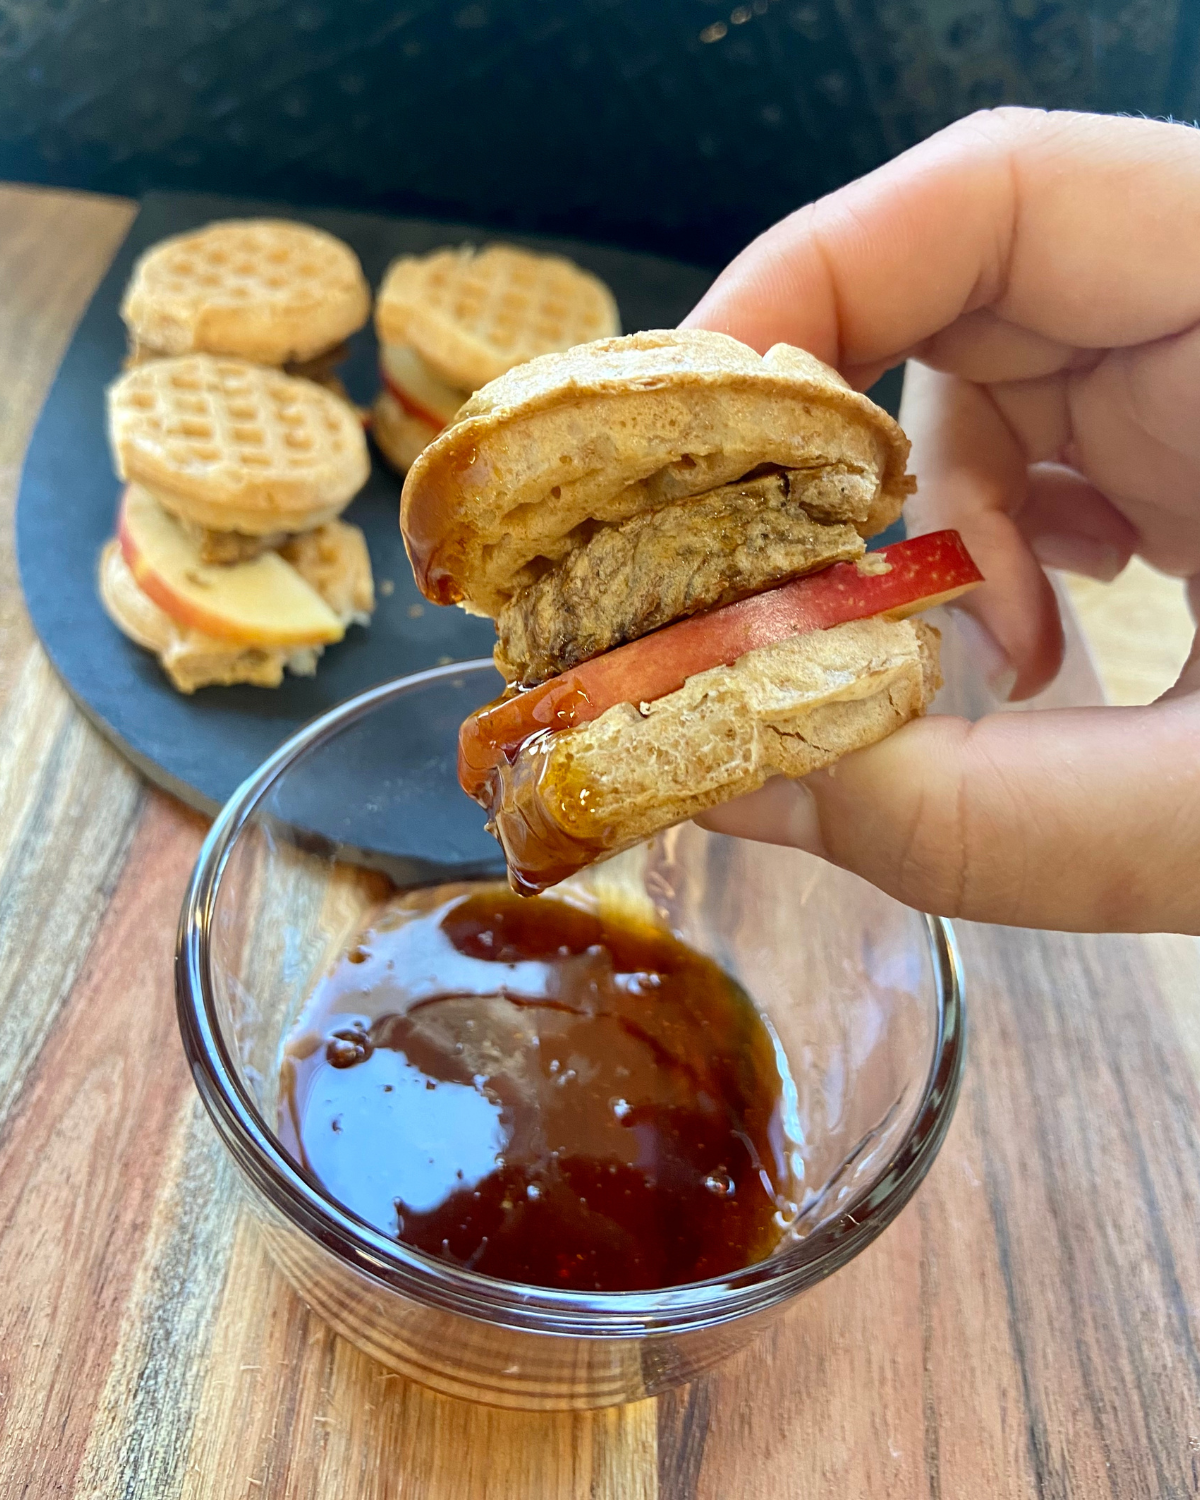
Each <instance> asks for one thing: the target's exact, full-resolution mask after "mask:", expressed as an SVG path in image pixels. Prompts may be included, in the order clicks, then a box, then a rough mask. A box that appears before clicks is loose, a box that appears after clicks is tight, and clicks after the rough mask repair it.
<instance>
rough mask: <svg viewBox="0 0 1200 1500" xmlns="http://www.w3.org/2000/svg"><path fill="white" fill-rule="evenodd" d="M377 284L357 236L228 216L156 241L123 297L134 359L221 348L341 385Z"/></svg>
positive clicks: (136, 361)
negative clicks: (356, 245) (343, 365)
mask: <svg viewBox="0 0 1200 1500" xmlns="http://www.w3.org/2000/svg"><path fill="white" fill-rule="evenodd" d="M370 311H371V292H370V288H369V287H368V286H367V282H366V278H365V277H364V276H363V272H362V267H361V266H360V265H359V263H358V257H357V256H356V255H355V253H354V251H353V250H351V249H350V247H349V245H344V244H343V243H342V241H341V240H339V239H336V238H335V237H334V236H333V235H332V234H326V233H325V231H324V230H323V229H314V228H313V227H312V226H311V225H309V224H296V223H293V222H291V221H290V220H287V219H223V220H219V221H218V222H216V223H214V224H208V225H206V226H205V227H204V228H203V229H197V230H193V231H191V232H189V233H187V234H177V235H173V236H172V237H171V238H170V239H165V240H160V241H159V242H158V244H156V245H152V246H151V248H150V249H149V250H147V251H146V252H145V254H144V255H143V256H142V257H141V259H140V260H139V261H138V262H137V264H136V265H135V266H134V268H133V275H132V277H131V278H130V282H129V286H128V287H127V288H126V291H125V297H124V300H123V301H122V303H121V317H122V318H123V319H124V322H125V326H126V328H127V330H128V334H129V350H130V354H129V363H130V364H131V365H132V364H139V363H141V362H142V361H144V360H147V359H164V358H169V357H171V356H174V355H180V354H221V355H230V356H232V357H233V358H235V359H245V360H249V361H251V362H252V363H254V364H260V365H274V366H276V367H277V368H281V369H283V370H285V371H286V372H287V373H288V374H290V375H301V376H304V377H305V378H307V379H309V380H318V381H321V382H322V383H328V384H332V385H334V388H335V389H339V390H340V387H338V386H337V385H336V377H335V376H334V375H333V368H334V366H335V365H336V363H337V362H338V360H340V359H341V358H342V356H343V355H344V354H345V341H346V340H347V339H348V338H349V337H350V335H351V334H352V333H356V332H357V331H358V329H360V328H361V327H362V326H363V324H364V323H365V322H366V321H367V318H368V317H369V316H370Z"/></svg>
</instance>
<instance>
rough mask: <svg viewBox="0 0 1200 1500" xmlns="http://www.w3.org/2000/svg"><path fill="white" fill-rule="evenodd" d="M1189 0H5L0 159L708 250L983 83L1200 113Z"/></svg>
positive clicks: (1011, 91)
mask: <svg viewBox="0 0 1200 1500" xmlns="http://www.w3.org/2000/svg"><path fill="white" fill-rule="evenodd" d="M1198 57H1200V0H748V3H746V4H737V5H733V4H731V3H730V0H408V3H406V0H0V177H9V178H16V179H22V180H26V181H31V182H48V183H59V184H65V185H71V186H76V187H87V188H94V189H96V190H98V191H102V192H115V193H127V194H133V195H137V194H140V193H141V192H143V191H145V190H146V189H148V188H153V187H160V188H162V187H167V188H191V189H210V190H217V191H222V192H235V193H250V194H256V195H259V196H265V197H271V198H279V199H285V200H290V201H292V202H293V203H297V204H314V203H324V204H331V205H344V206H348V207H358V208H374V209H384V210H388V211H393V212H398V213H407V214H424V215H429V216H433V217H447V218H457V219H467V220H470V221H473V222H475V223H479V224H484V225H488V226H492V227H495V228H522V229H526V230H543V231H549V232H554V233H563V234H572V235H578V236H581V237H586V238H591V239H594V240H600V241H607V242H609V243H614V244H621V245H626V246H629V247H633V248H639V249H652V250H657V251H660V252H662V253H666V254H670V255H675V256H678V257H679V258H681V259H684V260H688V261H693V262H696V263H700V264H705V265H709V266H716V265H719V264H720V263H722V262H723V261H724V260H725V259H727V258H728V257H729V256H730V255H731V254H732V253H733V252H734V251H735V250H737V249H738V248H740V247H741V246H742V245H743V244H744V243H745V242H746V241H747V240H748V239H749V238H750V237H751V236H752V235H753V234H755V233H756V232H757V231H758V230H760V229H762V228H763V227H764V226H765V225H767V224H769V223H770V222H772V221H773V220H774V219H776V218H778V217H779V216H780V215H782V214H784V213H786V212H787V211H788V210H790V209H791V208H794V207H795V206H796V205H797V204H799V203H802V202H804V201H806V200H808V199H811V198H813V197H815V196H818V195H819V194H821V193H822V192H825V191H827V190H828V189H830V188H832V187H835V186H837V185H838V184H839V183H842V182H844V181H846V180H848V179H849V178H851V177H854V176H857V175H858V174H859V173H861V172H863V171H866V170H868V169H869V168H871V167H873V166H875V165H877V164H878V163H879V162H881V161H883V160H885V159H886V158H888V157H890V156H893V155H895V154H896V153H897V152H898V151H900V150H903V149H904V147H906V146H908V145H911V144H912V143H913V142H915V141H917V140H919V139H921V138H922V137H924V136H926V135H928V134H929V133H930V132H932V131H934V130H936V129H937V128H938V127H940V126H942V125H944V124H946V123H947V122H948V121H950V120H953V119H955V118H956V117H957V116H959V115H962V114H965V113H967V112H969V111H970V110H972V109H976V108H979V107H981V106H985V105H994V104H999V103H1005V102H1007V103H1019V104H1039V105H1048V106H1057V107H1070V108H1075V109H1091V110H1109V111H1125V112H1135V113H1137V112H1141V113H1146V114H1151V115H1172V116H1174V117H1176V118H1181V119H1187V120H1191V119H1194V118H1195V117H1196V115H1197V114H1200V66H1198Z"/></svg>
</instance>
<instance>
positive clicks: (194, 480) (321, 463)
mask: <svg viewBox="0 0 1200 1500" xmlns="http://www.w3.org/2000/svg"><path fill="white" fill-rule="evenodd" d="M108 430H109V440H110V442H111V444H112V450H113V455H114V458H115V461H116V467H117V473H118V474H119V475H120V476H121V478H122V479H127V480H132V481H136V482H137V483H139V484H142V485H144V486H145V487H146V488H147V489H149V490H150V491H151V492H152V494H153V495H154V496H155V498H156V499H157V500H158V501H159V502H160V504H162V505H163V506H164V507H165V508H166V509H167V510H169V511H171V512H172V513H173V514H175V515H177V516H179V517H181V518H182V519H183V520H185V521H193V522H195V523H196V524H197V525H200V526H207V527H210V528H211V529H213V530H216V531H241V532H245V533H247V534H248V535H251V536H262V535H265V534H267V533H269V532H274V531H293V532H294V531H307V530H308V529H309V528H310V527H313V526H318V525H321V524H322V523H323V522H325V521H329V520H332V519H333V518H334V517H335V516H336V515H338V514H339V513H340V512H341V511H342V510H343V509H344V508H345V507H346V505H347V504H348V503H349V501H350V499H351V498H352V497H353V496H354V495H355V494H356V493H357V491H358V490H359V489H361V488H362V486H363V484H364V483H365V482H366V478H367V475H368V473H369V472H370V459H369V458H368V456H367V445H366V440H365V438H364V437H363V430H362V424H361V422H360V421H359V419H358V417H357V415H356V414H355V412H354V411H353V410H352V409H351V408H350V407H349V406H347V405H346V403H345V402H344V401H340V400H339V399H338V398H337V397H336V396H334V395H331V394H330V393H329V392H328V391H326V390H323V389H322V388H321V387H320V386H317V385H314V384H312V382H311V381H308V380H297V379H294V378H292V377H291V376H288V375H281V374H280V373H279V371H277V370H269V369H266V368H264V367H263V366H261V365H251V364H246V363H245V362H243V361H241V360H234V359H217V358H214V357H213V356H212V355H209V354H193V355H189V356H186V357H185V358H182V359H162V360H155V361H152V362H151V363H149V364H143V365H137V366H135V367H134V368H133V369H132V370H128V371H126V373H125V374H124V375H122V376H121V378H120V379H119V380H117V381H116V382H115V383H114V384H113V385H111V386H110V387H109V391H108Z"/></svg>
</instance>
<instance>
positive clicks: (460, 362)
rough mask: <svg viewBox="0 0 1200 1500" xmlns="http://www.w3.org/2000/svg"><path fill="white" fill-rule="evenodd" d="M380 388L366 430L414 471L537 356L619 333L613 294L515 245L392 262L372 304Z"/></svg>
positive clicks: (565, 264)
mask: <svg viewBox="0 0 1200 1500" xmlns="http://www.w3.org/2000/svg"><path fill="white" fill-rule="evenodd" d="M375 328H376V332H377V334H378V336H379V351H380V373H381V375H382V377H383V382H384V384H383V389H382V391H381V392H380V394H379V398H378V400H377V401H376V403H375V407H374V410H373V411H372V414H371V430H372V432H373V434H374V437H375V440H376V442H377V443H378V444H379V447H380V449H381V450H382V451H383V454H384V457H385V458H387V460H388V461H389V462H390V463H391V464H393V465H394V466H395V467H396V468H397V469H401V470H406V469H408V468H409V467H410V465H411V464H412V462H413V460H414V459H415V458H416V456H417V454H418V453H420V452H421V450H422V449H423V448H424V447H425V446H426V445H427V444H429V443H431V442H432V441H433V439H434V438H435V437H437V435H438V433H439V432H440V431H441V430H442V428H443V427H444V426H446V424H447V423H449V422H451V421H453V419H454V416H455V413H456V412H457V411H458V409H459V407H460V406H461V405H462V404H463V402H464V401H466V399H467V397H468V396H469V395H470V394H471V393H472V392H473V391H475V390H477V389H478V388H479V387H480V386H482V385H486V383H487V382H488V381H489V380H495V379H496V377H497V376H499V375H503V374H504V372H505V371H506V370H510V369H512V368H513V366H514V365H519V364H521V363H523V362H524V361H525V360H527V359H532V358H533V357H534V356H535V355H539V354H547V353H550V352H551V351H553V350H561V349H568V348H570V347H571V346H572V345H573V344H580V343H585V342H587V341H588V340H590V339H597V338H602V337H604V336H606V335H608V334H613V333H616V332H617V331H618V328H619V323H618V319H617V306H616V303H615V302H614V300H613V296H612V293H611V292H610V291H609V290H608V288H607V287H606V286H605V285H604V283H603V282H602V281H600V280H598V279H597V278H596V277H595V276H592V275H590V274H589V273H588V272H587V271H583V270H581V269H580V268H579V267H578V266H577V265H575V264H574V263H573V262H572V261H569V260H565V259H563V258H562V257H561V256H557V255H535V254H534V253H533V252H532V251H529V250H522V249H519V248H518V247H517V246H515V245H489V246H487V247H486V248H485V249H483V250H475V249H473V248H472V247H471V246H469V245H464V246H462V247H461V248H459V249H447V250H436V251H434V252H433V254H431V255H425V256H408V255H406V256H402V257H401V258H400V259H399V260H396V261H393V262H392V264H391V266H389V268H388V272H387V275H386V276H385V277H384V281H383V285H382V286H381V287H380V289H379V295H378V298H377V299H376V303H375Z"/></svg>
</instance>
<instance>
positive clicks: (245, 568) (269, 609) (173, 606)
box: [117, 484, 345, 648]
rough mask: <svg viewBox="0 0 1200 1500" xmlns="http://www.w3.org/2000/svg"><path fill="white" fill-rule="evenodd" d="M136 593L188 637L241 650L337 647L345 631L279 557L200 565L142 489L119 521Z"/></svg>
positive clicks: (135, 490) (128, 499)
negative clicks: (208, 638) (334, 644)
mask: <svg viewBox="0 0 1200 1500" xmlns="http://www.w3.org/2000/svg"><path fill="white" fill-rule="evenodd" d="M117 539H118V541H119V542H120V544H121V553H122V556H123V557H124V558H125V561H126V563H128V565H129V569H130V571H131V572H132V574H133V576H134V579H135V580H136V582H137V585H138V587H139V588H140V589H141V591H142V592H143V593H144V594H145V595H146V596H147V598H150V599H153V600H154V602H155V604H157V605H158V606H159V608H160V609H164V610H165V611H166V612H167V614H169V615H170V616H171V618H172V619H173V620H175V621H177V622H178V623H179V624H180V625H182V626H183V627H184V628H185V629H190V630H199V631H201V632H202V633H203V634H204V635H211V636H215V637H216V639H217V640H221V641H229V642H230V643H231V644H236V645H239V646H283V647H296V648H299V647H303V646H320V645H327V644H329V643H330V642H332V641H340V640H341V639H342V636H343V635H344V634H345V627H344V626H343V625H342V623H341V621H340V620H339V619H338V617H337V616H336V615H335V614H334V612H333V611H332V610H331V609H330V608H329V606H328V605H327V604H326V603H325V601H324V599H322V598H321V596H320V594H318V593H317V592H316V590H315V589H314V588H312V587H311V586H310V585H309V584H307V583H306V582H305V581H304V579H303V578H301V576H300V574H299V573H297V572H296V570H295V568H293V567H292V566H291V565H290V564H289V563H286V562H284V560H283V558H282V557H280V556H279V554H278V553H277V552H264V553H262V554H261V555H260V556H258V557H256V558H254V559H253V561H251V562H239V563H227V564H221V563H205V562H201V560H200V547H199V543H198V542H196V541H195V540H194V538H193V537H191V536H190V535H189V534H188V532H187V531H186V530H185V529H184V527H183V526H182V525H181V524H180V523H179V522H178V521H177V520H176V519H175V517H174V516H171V515H168V514H167V512H166V511H165V510H164V509H163V508H162V506H161V505H159V503H158V501H157V500H155V499H154V498H153V496H151V495H149V494H148V493H147V492H146V491H145V490H144V489H142V488H141V486H140V485H136V484H133V485H130V486H129V487H128V489H126V491H125V494H124V496H123V497H122V500H121V513H120V516H119V518H118V521H117Z"/></svg>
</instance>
